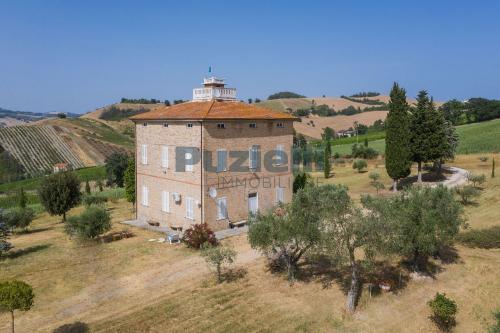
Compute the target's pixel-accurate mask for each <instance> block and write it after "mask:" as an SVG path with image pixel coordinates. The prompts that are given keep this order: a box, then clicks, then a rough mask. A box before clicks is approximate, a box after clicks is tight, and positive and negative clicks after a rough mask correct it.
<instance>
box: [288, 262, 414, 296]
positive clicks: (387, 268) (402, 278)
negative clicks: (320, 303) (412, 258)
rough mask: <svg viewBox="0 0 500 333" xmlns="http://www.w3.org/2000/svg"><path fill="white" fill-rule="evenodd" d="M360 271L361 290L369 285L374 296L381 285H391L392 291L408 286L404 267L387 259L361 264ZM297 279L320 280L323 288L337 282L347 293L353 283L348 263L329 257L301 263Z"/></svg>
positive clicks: (378, 291)
mask: <svg viewBox="0 0 500 333" xmlns="http://www.w3.org/2000/svg"><path fill="white" fill-rule="evenodd" d="M359 273H360V279H359V280H360V290H362V289H363V288H362V287H363V285H367V286H369V287H370V290H371V292H372V296H373V295H377V294H378V293H380V291H381V288H380V286H381V285H384V286H389V288H390V289H389V291H390V292H393V293H397V292H398V291H400V290H402V289H404V288H406V286H407V284H408V281H409V275H408V273H407V271H406V270H405V269H404V267H401V266H399V265H398V266H394V265H391V264H390V263H389V262H387V261H376V262H374V263H372V264H371V265H368V266H366V265H365V266H363V265H360V266H359ZM297 279H298V280H300V281H303V282H312V281H319V282H320V283H321V284H322V286H323V288H330V287H331V286H332V285H333V283H337V284H338V285H339V286H340V289H341V290H342V291H343V292H344V293H345V294H347V292H348V291H349V288H350V284H351V269H350V267H349V266H347V265H340V264H339V263H335V262H332V261H331V260H330V259H329V258H315V259H314V260H313V261H305V262H304V263H303V264H302V265H301V267H300V270H299V273H298V274H297ZM360 295H361V292H360Z"/></svg>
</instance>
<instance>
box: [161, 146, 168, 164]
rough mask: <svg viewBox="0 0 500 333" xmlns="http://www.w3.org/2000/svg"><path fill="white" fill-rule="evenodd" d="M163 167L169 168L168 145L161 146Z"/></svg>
mask: <svg viewBox="0 0 500 333" xmlns="http://www.w3.org/2000/svg"><path fill="white" fill-rule="evenodd" d="M161 167H162V168H168V146H162V147H161Z"/></svg>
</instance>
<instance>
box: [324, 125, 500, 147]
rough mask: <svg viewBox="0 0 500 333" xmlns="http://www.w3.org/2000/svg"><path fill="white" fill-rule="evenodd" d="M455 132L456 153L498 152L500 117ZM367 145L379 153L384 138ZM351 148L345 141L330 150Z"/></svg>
mask: <svg viewBox="0 0 500 333" xmlns="http://www.w3.org/2000/svg"><path fill="white" fill-rule="evenodd" d="M457 133H458V136H459V138H460V143H459V145H458V149H457V154H476V153H487V152H496V153H498V152H500V119H495V120H490V121H485V122H482V123H476V124H467V125H461V126H457ZM349 139H354V141H353V142H354V143H355V142H356V141H355V138H349ZM363 140H364V139H363V138H362V137H361V136H360V139H359V142H360V143H363ZM372 140H373V141H372ZM369 146H370V147H372V148H373V149H375V150H377V151H378V152H380V153H381V154H384V152H385V140H384V139H378V138H377V137H376V136H374V137H370V138H369ZM351 148H352V143H346V144H340V145H334V146H333V147H332V151H333V153H335V152H338V153H339V154H340V155H346V154H350V153H351Z"/></svg>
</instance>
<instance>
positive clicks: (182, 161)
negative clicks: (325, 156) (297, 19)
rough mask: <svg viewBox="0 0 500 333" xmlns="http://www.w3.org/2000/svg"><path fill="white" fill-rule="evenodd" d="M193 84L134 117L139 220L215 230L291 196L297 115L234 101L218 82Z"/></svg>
mask: <svg viewBox="0 0 500 333" xmlns="http://www.w3.org/2000/svg"><path fill="white" fill-rule="evenodd" d="M207 81H208V82H207ZM198 89H205V90H202V91H199V90H198V92H196V91H193V96H194V99H193V101H191V102H186V103H182V104H177V105H173V106H170V107H167V106H165V107H159V108H157V109H154V110H152V111H149V112H146V113H142V114H140V115H137V116H134V117H132V120H133V121H134V122H135V128H136V194H137V195H136V198H137V205H136V207H137V211H136V215H137V219H139V220H143V221H146V222H150V223H151V222H152V223H155V224H160V225H164V226H169V227H172V228H175V229H180V230H185V229H186V228H188V227H189V226H190V225H192V224H195V223H207V224H208V225H209V226H210V227H211V228H212V229H214V230H220V229H225V228H228V227H231V226H234V225H240V224H242V223H244V222H245V221H246V220H247V219H248V216H249V212H252V213H256V212H257V211H259V210H260V211H263V210H267V209H270V208H272V207H273V206H275V205H276V204H278V203H279V202H288V201H290V200H291V197H292V183H293V175H292V165H291V149H292V144H293V121H295V120H296V118H294V117H292V116H290V115H289V114H284V113H278V112H275V111H272V110H268V109H265V108H261V107H258V106H256V105H251V104H245V103H242V102H237V101H236V100H235V96H236V93H235V90H234V89H230V88H225V87H224V85H223V81H222V80H220V79H215V78H209V79H205V87H204V88H198ZM214 89H215V90H214ZM195 90H196V89H195ZM216 90H218V91H216Z"/></svg>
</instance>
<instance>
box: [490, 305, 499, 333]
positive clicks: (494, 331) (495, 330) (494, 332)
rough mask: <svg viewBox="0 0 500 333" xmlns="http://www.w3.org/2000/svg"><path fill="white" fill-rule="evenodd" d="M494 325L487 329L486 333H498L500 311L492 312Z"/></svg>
mask: <svg viewBox="0 0 500 333" xmlns="http://www.w3.org/2000/svg"><path fill="white" fill-rule="evenodd" d="M493 316H494V317H495V321H496V322H495V323H494V324H493V325H491V326H490V327H488V333H500V310H496V311H495V312H493Z"/></svg>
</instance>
